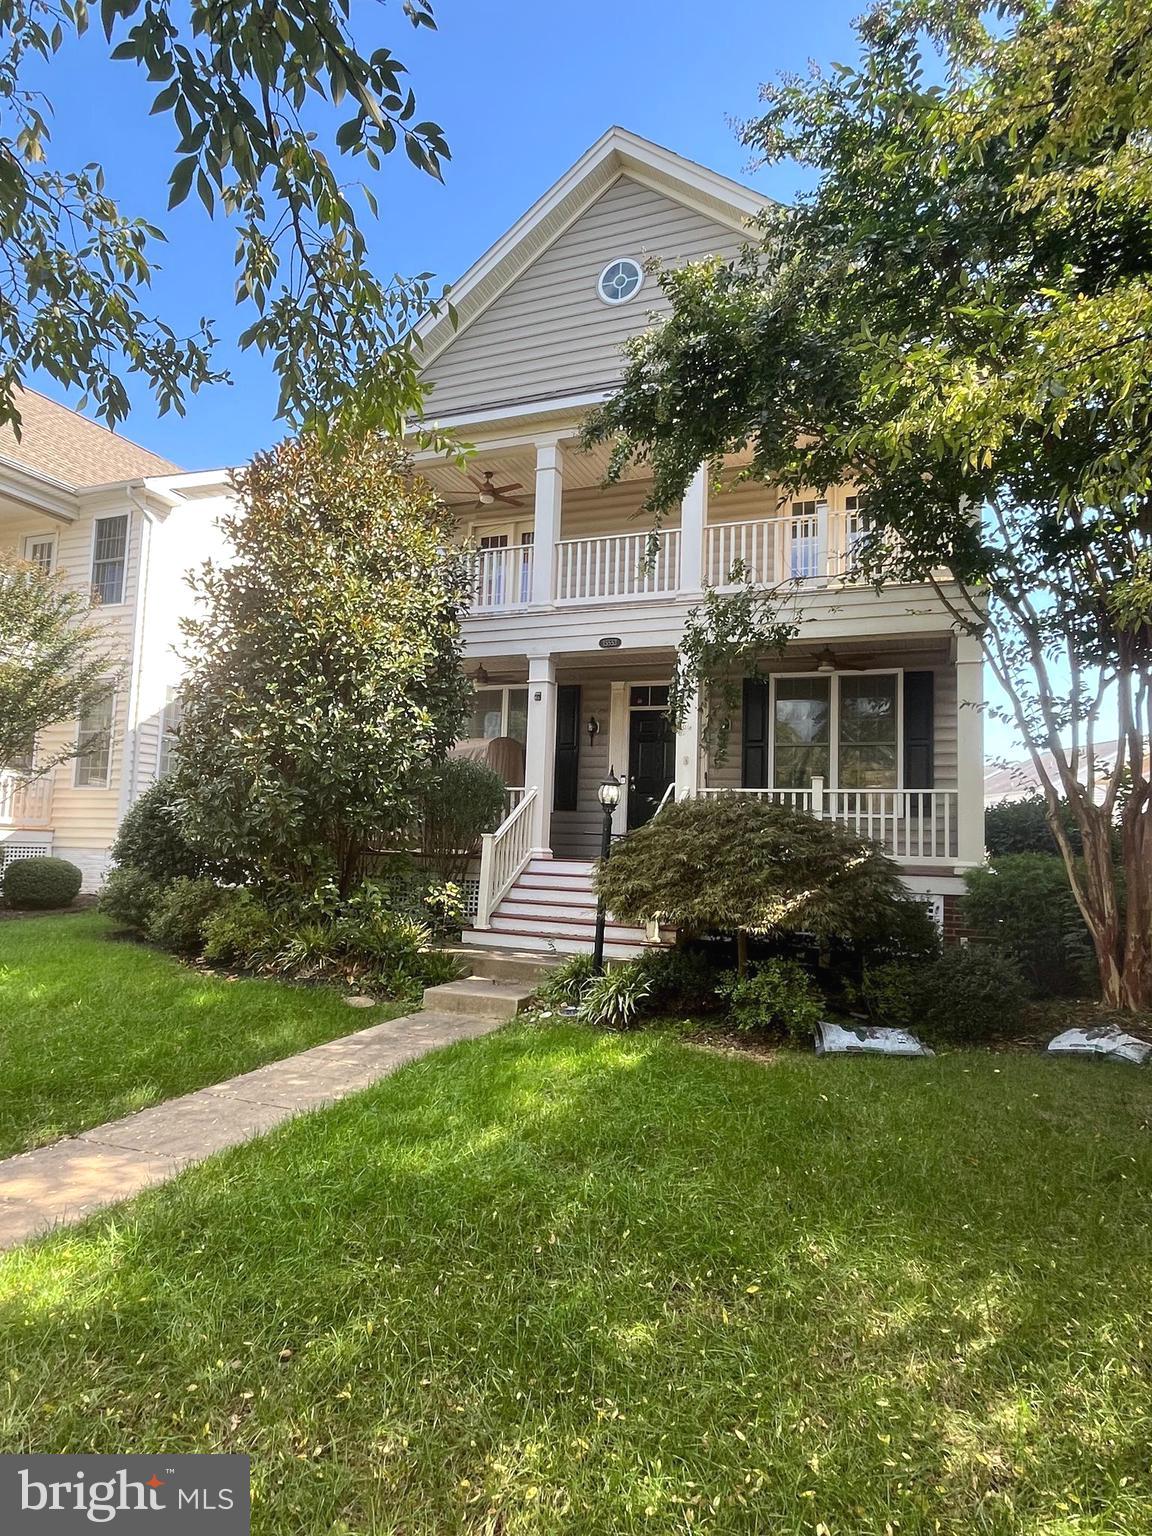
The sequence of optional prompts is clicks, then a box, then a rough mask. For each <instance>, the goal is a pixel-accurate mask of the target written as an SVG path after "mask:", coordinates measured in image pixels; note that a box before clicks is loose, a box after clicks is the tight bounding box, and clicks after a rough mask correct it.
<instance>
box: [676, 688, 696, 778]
mask: <svg viewBox="0 0 1152 1536" xmlns="http://www.w3.org/2000/svg"><path fill="white" fill-rule="evenodd" d="M699 787H700V697H699V695H698V694H693V696H692V702H691V704H690V705H689V706H688V712H687V713H686V714H685V716H684V720H683V723H682V724H681V726H680V729H679V730H678V731H677V732H676V798H677V800H687V799H689V798H690V797H691V796H692V795H694V794H695V793H696V791H697V790H698V789H699Z"/></svg>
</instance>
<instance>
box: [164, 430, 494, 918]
mask: <svg viewBox="0 0 1152 1536" xmlns="http://www.w3.org/2000/svg"><path fill="white" fill-rule="evenodd" d="M332 446H333V445H332V444H331V442H326V443H323V444H321V443H319V442H318V441H317V440H316V439H314V438H307V439H303V440H290V441H287V442H284V443H281V444H280V445H279V447H277V448H274V449H273V450H272V451H271V452H268V453H261V454H257V455H256V457H255V458H254V459H253V461H252V463H251V465H250V466H249V467H248V468H247V469H246V470H244V471H243V472H242V473H241V474H239V475H238V476H237V478H236V494H237V499H238V503H239V505H238V508H237V510H236V511H235V512H234V513H232V514H230V515H228V516H226V517H225V518H224V519H222V527H223V530H224V532H225V533H226V534H227V535H228V537H229V539H230V540H231V544H232V548H233V554H232V557H231V559H230V560H228V561H227V562H222V563H219V564H212V563H209V564H207V565H206V566H204V567H203V568H202V570H201V571H200V572H199V573H197V574H194V575H193V576H192V577H191V578H190V579H191V584H192V587H193V590H194V591H195V592H196V594H197V596H198V597H199V598H200V599H201V606H200V611H199V612H198V613H197V615H196V616H194V617H193V618H192V619H190V620H188V621H186V623H185V626H184V628H185V634H186V639H187V655H186V658H185V659H186V661H187V663H188V671H187V675H186V679H185V682H184V684H183V687H182V697H183V702H184V713H183V717H182V720H181V724H180V757H179V765H178V768H177V770H176V774H175V778H174V784H173V799H174V802H175V804H176V805H177V807H178V810H179V814H180V817H181V821H182V825H183V829H184V831H185V832H186V834H187V835H188V836H189V838H190V839H191V840H192V842H193V844H194V845H196V846H198V847H199V848H201V849H202V850H203V852H204V854H205V855H206V857H207V858H208V860H209V861H210V862H211V863H212V864H214V865H229V866H235V867H237V868H239V869H240V870H242V871H244V872H246V874H247V875H248V877H249V878H251V879H252V880H254V881H256V882H258V883H261V884H266V885H274V884H276V883H279V882H288V883H291V884H293V885H297V886H312V885H316V884H319V883H321V882H324V881H328V880H332V881H334V882H335V883H336V884H337V885H338V887H339V889H340V892H341V893H342V894H347V893H348V892H349V891H350V890H351V889H353V888H354V886H355V885H356V883H357V882H358V880H359V879H360V878H361V876H362V874H363V866H364V857H365V853H366V851H367V849H368V848H369V846H370V845H372V844H373V843H374V842H375V841H377V840H384V839H387V838H388V837H389V836H390V835H391V834H394V833H396V832H397V831H399V830H400V829H402V828H405V827H407V826H408V825H409V824H410V823H411V822H412V820H413V817H414V814H415V808H416V804H417V800H418V795H419V791H420V790H421V788H422V786H423V785H424V784H425V782H426V781H427V780H428V778H429V776H430V775H431V774H432V773H433V772H434V771H435V770H436V769H437V768H438V767H439V766H440V764H441V763H442V762H443V761H444V759H445V756H446V754H447V752H448V750H449V748H450V747H451V746H452V744H453V743H454V742H455V741H456V739H457V737H458V735H459V728H460V725H461V722H462V720H463V716H464V709H465V701H466V697H467V690H468V684H467V681H466V679H465V677H464V672H463V668H462V666H461V649H460V627H459V621H460V615H461V612H462V609H463V607H464V604H465V602H466V599H467V595H468V592H469V581H468V561H467V556H466V554H465V553H464V552H463V551H461V550H458V549H456V548H454V547H453V545H452V542H451V533H452V529H451V526H450V524H449V522H448V520H447V514H446V513H445V510H444V508H443V505H442V503H441V502H439V500H438V499H437V497H436V495H435V493H434V492H433V491H432V489H431V487H429V486H428V485H427V483H426V482H424V481H423V480H421V479H419V478H418V477H417V476H416V475H414V474H413V473H412V470H411V466H410V464H409V462H408V460H407V459H406V458H405V456H404V454H403V453H402V452H401V451H400V450H399V449H398V448H396V447H394V446H392V445H390V444H389V443H387V442H385V441H383V440H381V439H371V438H370V439H365V438H361V437H357V438H356V439H354V440H350V441H347V442H343V443H341V444H340V445H339V446H340V451H339V452H336V453H334V452H332V451H331V449H332Z"/></svg>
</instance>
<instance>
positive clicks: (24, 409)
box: [0, 389, 180, 490]
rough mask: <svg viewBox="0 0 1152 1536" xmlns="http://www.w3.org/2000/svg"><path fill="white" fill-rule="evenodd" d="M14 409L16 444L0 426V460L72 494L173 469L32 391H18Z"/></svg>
mask: <svg viewBox="0 0 1152 1536" xmlns="http://www.w3.org/2000/svg"><path fill="white" fill-rule="evenodd" d="M19 405H20V415H21V417H22V422H21V435H20V437H19V439H17V437H16V434H15V432H14V431H13V430H12V428H11V427H10V426H3V427H0V459H3V460H6V461H7V462H8V463H10V464H16V465H19V466H20V468H22V469H29V470H32V471H33V472H34V473H35V474H38V475H44V476H47V477H48V478H49V479H52V480H56V481H59V482H60V483H61V484H63V485H67V486H70V487H71V488H72V489H73V490H81V489H83V488H84V487H86V486H93V485H109V484H112V483H114V482H115V481H118V480H136V479H139V478H142V477H143V476H145V475H170V474H172V473H173V471H178V470H179V467H180V466H179V465H178V464H173V463H172V461H171V460H170V459H165V458H162V457H161V456H160V454H158V453H152V452H151V451H150V450H149V449H147V448H141V447H140V446H139V444H138V443H133V442H130V441H129V439H128V438H126V437H121V436H120V435H119V433H116V432H113V431H112V430H111V429H110V428H109V427H105V426H102V425H101V424H100V423H99V422H96V421H91V420H90V419H89V418H88V417H87V416H81V414H80V412H79V411H73V410H69V408H68V407H67V406H66V405H59V404H58V403H57V402H56V401H55V400H50V399H49V398H48V396H47V395H42V394H40V392H39V391H38V390H35V389H22V390H21V391H20V397H19Z"/></svg>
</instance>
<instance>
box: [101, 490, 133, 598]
mask: <svg viewBox="0 0 1152 1536" xmlns="http://www.w3.org/2000/svg"><path fill="white" fill-rule="evenodd" d="M127 563H128V517H127V514H126V513H125V514H122V515H121V516H119V517H98V518H97V519H96V525H95V534H94V537H93V540H92V602H93V604H97V605H99V606H100V607H101V608H107V607H108V606H109V605H110V604H113V603H122V602H123V601H124V569H125V566H126V565H127Z"/></svg>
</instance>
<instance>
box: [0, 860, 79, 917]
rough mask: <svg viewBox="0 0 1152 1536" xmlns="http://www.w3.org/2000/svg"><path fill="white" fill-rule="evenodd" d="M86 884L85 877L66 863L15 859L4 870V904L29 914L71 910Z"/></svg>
mask: <svg viewBox="0 0 1152 1536" xmlns="http://www.w3.org/2000/svg"><path fill="white" fill-rule="evenodd" d="M83 883H84V876H83V875H82V874H81V873H80V871H79V870H78V869H77V868H76V866H75V864H69V862H68V860H67V859H53V858H49V857H47V856H43V857H41V856H37V857H36V858H32V859H13V860H12V862H11V863H10V864H8V865H7V866H6V867H5V870H4V879H3V891H4V900H5V902H6V903H7V904H8V906H10V907H16V908H18V909H19V910H21V911H27V912H32V911H45V912H46V911H50V910H51V909H52V908H54V907H70V906H71V905H72V903H73V902H74V901H75V900H76V897H77V896H78V895H79V894H80V887H81V885H82V884H83Z"/></svg>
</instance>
